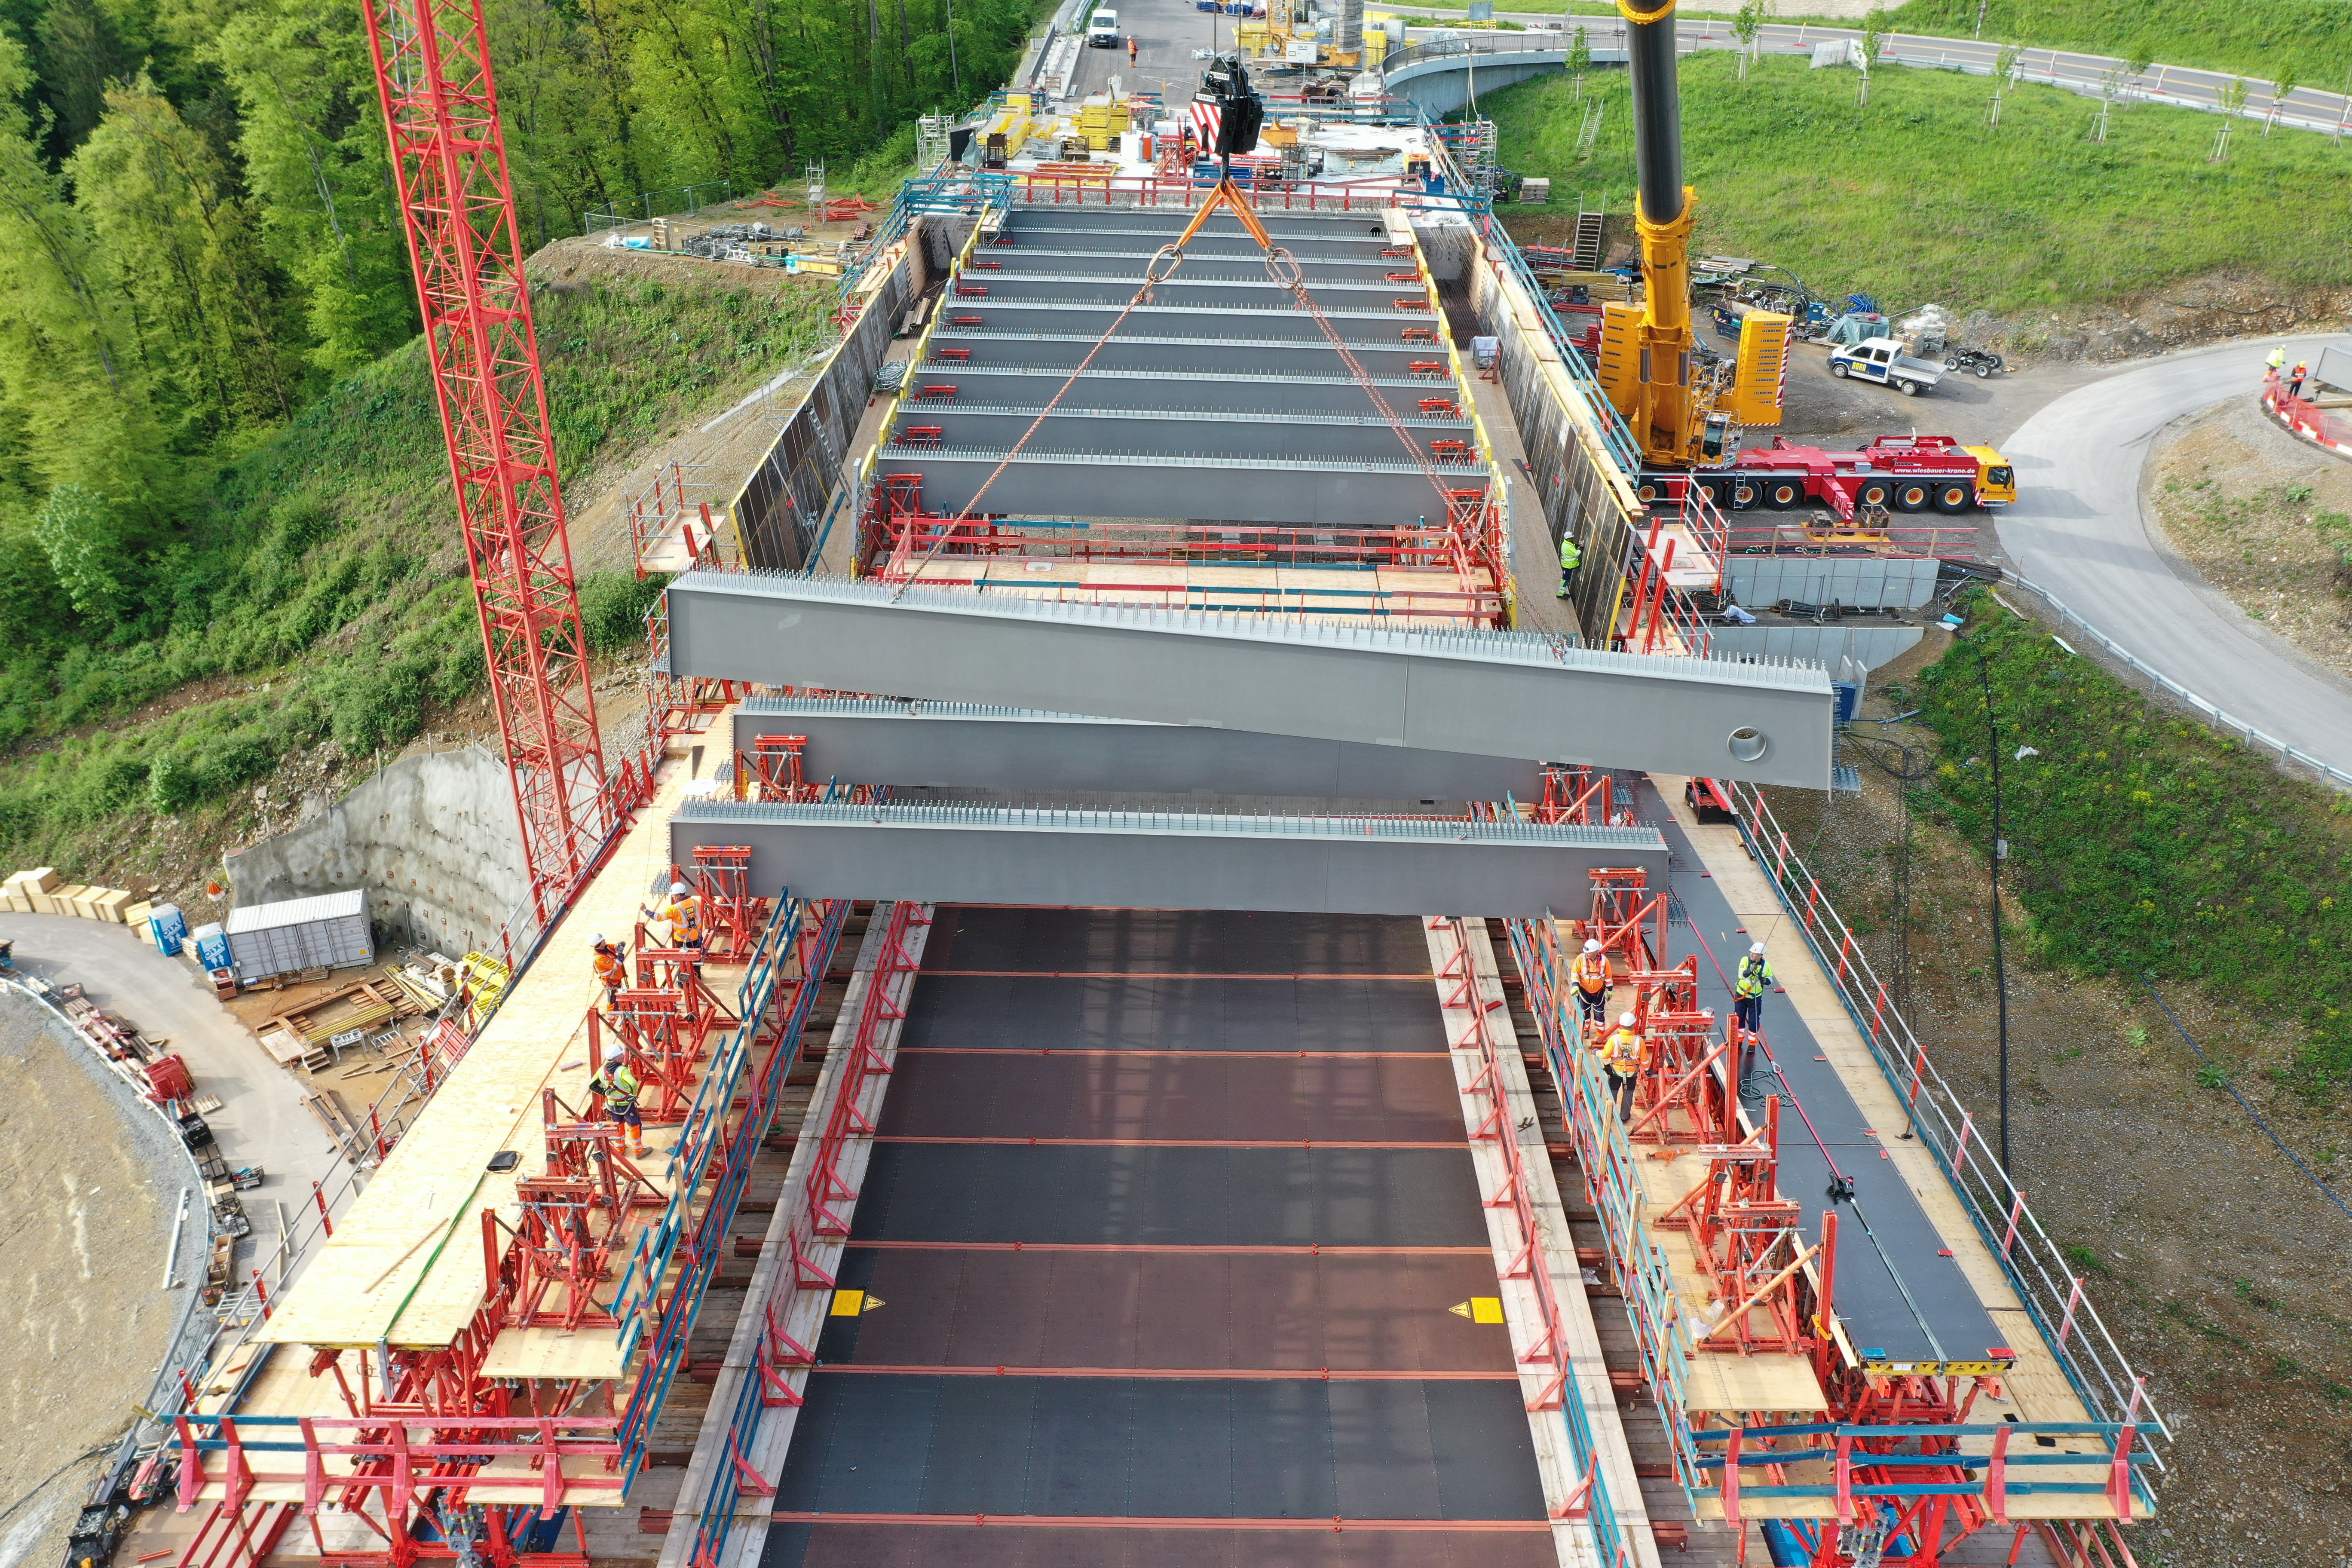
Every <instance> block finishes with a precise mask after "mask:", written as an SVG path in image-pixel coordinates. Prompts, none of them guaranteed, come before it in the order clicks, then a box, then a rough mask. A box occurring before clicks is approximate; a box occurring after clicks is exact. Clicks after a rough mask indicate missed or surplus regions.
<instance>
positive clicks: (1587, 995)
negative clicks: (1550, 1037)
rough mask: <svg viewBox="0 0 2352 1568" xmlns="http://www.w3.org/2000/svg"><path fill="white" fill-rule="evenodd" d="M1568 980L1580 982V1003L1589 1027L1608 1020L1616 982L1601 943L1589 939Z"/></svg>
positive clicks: (1572, 965)
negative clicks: (1611, 991) (1610, 992)
mask: <svg viewBox="0 0 2352 1568" xmlns="http://www.w3.org/2000/svg"><path fill="white" fill-rule="evenodd" d="M1568 977H1569V978H1570V980H1573V981H1575V982H1576V1003H1577V1005H1578V1006H1579V1007H1581V1008H1582V1009H1583V1010H1584V1023H1585V1026H1587V1027H1588V1028H1590V1027H1591V1026H1592V1025H1594V1024H1598V1023H1600V1022H1601V1020H1602V1019H1603V1018H1604V1017H1606V1016H1608V1013H1609V989H1610V987H1611V986H1612V985H1614V984H1616V980H1615V977H1614V976H1612V974H1611V973H1609V955H1608V954H1607V953H1605V952H1601V944H1600V943H1599V942H1595V941H1593V940H1592V939H1591V937H1587V938H1585V941H1584V951H1583V952H1580V953H1578V954H1577V955H1576V962H1575V963H1571V964H1570V965H1569V968H1568Z"/></svg>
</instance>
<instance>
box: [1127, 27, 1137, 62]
mask: <svg viewBox="0 0 2352 1568" xmlns="http://www.w3.org/2000/svg"><path fill="white" fill-rule="evenodd" d="M1135 56H1136V47H1135V36H1134V35H1133V34H1131V33H1130V34H1129V35H1128V39H1127V63H1128V64H1129V66H1130V67H1132V66H1133V65H1134V64H1135Z"/></svg>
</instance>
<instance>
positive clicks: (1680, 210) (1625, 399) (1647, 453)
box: [1597, 0, 1791, 468]
mask: <svg viewBox="0 0 2352 1568" xmlns="http://www.w3.org/2000/svg"><path fill="white" fill-rule="evenodd" d="M1617 9H1618V12H1619V13H1620V14H1621V15H1622V16H1624V18H1625V42H1626V64H1627V68H1628V73H1629V75H1630V76H1631V78H1632V82H1633V159H1634V168H1635V170H1636V172H1637V173H1638V174H1639V175H1640V193H1639V197H1638V200H1637V204H1636V205H1635V208H1634V215H1633V221H1634V228H1635V230H1636V232H1637V233H1638V234H1639V236H1640V237H1641V243H1642V281H1643V300H1642V303H1641V304H1639V305H1610V306H1607V307H1605V308H1604V309H1603V310H1602V312H1601V353H1600V363H1599V365H1598V367H1597V369H1598V371H1599V374H1600V378H1601V389H1602V390H1603V391H1604V392H1606V393H1607V394H1608V395H1609V401H1610V402H1611V403H1612V404H1613V405H1615V406H1616V409H1617V411H1618V412H1619V413H1620V414H1622V415H1623V416H1625V421H1626V423H1627V425H1628V426H1631V427H1632V432H1633V444H1634V446H1635V447H1638V448H1639V449H1640V451H1641V454H1642V461H1643V466H1644V467H1652V466H1654V467H1657V468H1714V467H1717V466H1720V465H1722V464H1724V463H1726V462H1727V461H1729V459H1730V458H1731V455H1732V443H1733V440H1734V438H1735V436H1736V434H1737V427H1738V426H1743V425H1745V426H1759V425H1778V424H1779V423H1780V407H1781V404H1782V401H1783V381H1784V378H1785V376H1786V374H1787V369H1788V360H1789V333H1790V326H1791V321H1790V318H1789V317H1787V316H1783V315H1778V314H1775V313H1772V312H1769V311H1761V310H1759V311H1752V312H1750V313H1749V314H1748V317H1747V319H1746V320H1745V321H1743V322H1741V324H1740V330H1739V349H1738V354H1737V356H1736V358H1735V359H1734V361H1733V363H1732V364H1731V365H1729V366H1722V365H1717V366H1716V367H1715V368H1714V369H1713V370H1711V371H1706V372H1702V373H1700V374H1698V375H1697V377H1696V379H1694V370H1695V365H1694V358H1695V356H1694V353H1693V350H1694V349H1695V348H1696V337H1695V335H1694V334H1693V332H1692V331H1691V309H1690V287H1691V281H1690V236H1691V225H1692V223H1693V221H1694V220H1695V219H1696V217H1697V216H1698V195H1697V193H1696V192H1695V191H1693V190H1692V189H1691V188H1690V187H1689V186H1687V185H1685V184H1683V140H1682V100H1681V95H1680V91H1679V89H1678V88H1677V87H1676V84H1675V0H1617Z"/></svg>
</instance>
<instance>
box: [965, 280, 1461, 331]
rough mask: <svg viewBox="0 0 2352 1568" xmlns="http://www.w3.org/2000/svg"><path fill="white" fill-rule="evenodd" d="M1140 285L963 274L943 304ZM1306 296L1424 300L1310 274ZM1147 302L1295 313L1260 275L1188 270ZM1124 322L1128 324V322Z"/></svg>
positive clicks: (1087, 301)
mask: <svg viewBox="0 0 2352 1568" xmlns="http://www.w3.org/2000/svg"><path fill="white" fill-rule="evenodd" d="M1141 282H1142V279H1140V278H1139V277H1133V276H1129V277H1125V278H1086V277H1078V276H1074V275H1072V274H1068V273H1024V272H982V273H977V274H966V275H965V276H964V277H963V278H962V279H961V280H960V281H959V282H958V283H957V285H956V289H957V292H956V294H955V296H954V297H953V298H952V299H950V300H947V301H946V303H947V304H949V305H950V306H953V307H955V308H956V309H959V310H961V309H962V308H964V307H965V306H967V305H969V304H970V303H971V296H968V295H966V294H965V293H963V292H962V290H964V289H968V288H969V289H987V290H988V294H987V299H988V300H990V301H991V302H992V303H996V304H1005V303H1008V302H1012V301H1015V300H1032V301H1036V302H1039V303H1043V304H1049V305H1119V306H1124V305H1125V304H1126V303H1127V302H1128V301H1129V300H1132V299H1134V298H1135V291H1136V289H1137V288H1138V287H1139V285H1140V284H1141ZM1307 293H1308V294H1309V295H1311V296H1313V298H1314V300H1315V303H1316V304H1318V305H1319V306H1321V307H1322V309H1323V310H1325V312H1326V313H1328V312H1331V311H1335V310H1352V311H1358V312H1361V311H1367V310H1396V305H1395V301H1396V300H1413V301H1414V302H1415V303H1416V304H1418V303H1419V302H1420V301H1421V300H1423V297H1424V296H1423V287H1422V285H1421V284H1420V283H1419V282H1418V281H1415V282H1412V283H1383V282H1381V280H1380V279H1378V278H1377V277H1375V278H1373V279H1371V280H1370V282H1365V281H1363V280H1361V279H1344V278H1332V277H1328V276H1320V275H1318V274H1316V273H1314V272H1312V271H1310V272H1308V273H1307ZM1151 302H1152V306H1156V307H1160V308H1163V309H1164V308H1168V307H1174V306H1191V307H1192V308H1194V309H1197V310H1297V308H1298V307H1297V302H1296V301H1295V300H1293V298H1292V296H1291V293H1290V290H1289V289H1284V288H1280V287H1278V286H1276V283H1275V282H1274V280H1273V279H1269V278H1267V277H1265V276H1264V275H1263V274H1261V275H1260V276H1258V277H1256V278H1241V279H1226V280H1219V279H1210V278H1200V277H1196V276H1194V275H1192V273H1191V272H1190V271H1189V270H1187V271H1181V272H1179V273H1177V274H1176V276H1175V277H1174V278H1171V279H1169V280H1168V281H1167V282H1165V283H1161V284H1159V285H1157V286H1156V287H1155V288H1153V289H1152V291H1151ZM1146 308H1150V307H1146ZM1399 313H1400V314H1402V313H1403V312H1399ZM1421 314H1422V320H1423V322H1428V321H1433V320H1435V317H1434V316H1433V314H1432V313H1430V312H1429V311H1427V310H1423V311H1422V312H1421ZM1129 320H1130V321H1131V320H1133V318H1132V317H1130V318H1129ZM1318 335H1319V334H1318Z"/></svg>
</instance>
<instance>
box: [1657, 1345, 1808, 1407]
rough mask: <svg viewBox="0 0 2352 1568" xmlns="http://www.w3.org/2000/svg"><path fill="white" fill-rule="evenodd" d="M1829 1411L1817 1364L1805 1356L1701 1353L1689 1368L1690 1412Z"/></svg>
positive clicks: (1687, 1392) (1685, 1398) (1686, 1390)
mask: <svg viewBox="0 0 2352 1568" xmlns="http://www.w3.org/2000/svg"><path fill="white" fill-rule="evenodd" d="M1829 1407H1830V1404H1829V1400H1828V1399H1827V1398H1826V1397H1824V1396H1823V1394H1822V1384H1821V1379H1819V1378H1817V1377H1815V1376H1814V1375H1813V1367H1812V1363H1811V1362H1810V1361H1808V1360H1806V1359H1805V1358H1804V1357H1803V1356H1801V1355H1790V1354H1789V1353H1787V1352H1781V1351H1769V1352H1760V1353H1759V1354H1756V1355H1732V1354H1706V1355H1696V1356H1693V1357H1691V1358H1690V1360H1689V1361H1687V1362H1685V1363H1684V1365H1683V1408H1684V1409H1685V1410H1715V1411H1721V1412H1722V1413H1724V1414H1725V1415H1728V1416H1733V1417H1737V1416H1738V1415H1742V1414H1744V1413H1746V1412H1749V1411H1758V1410H1769V1411H1778V1412H1783V1413H1786V1414H1789V1415H1810V1414H1811V1413H1813V1412H1815V1411H1821V1412H1827V1411H1828V1409H1829Z"/></svg>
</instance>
